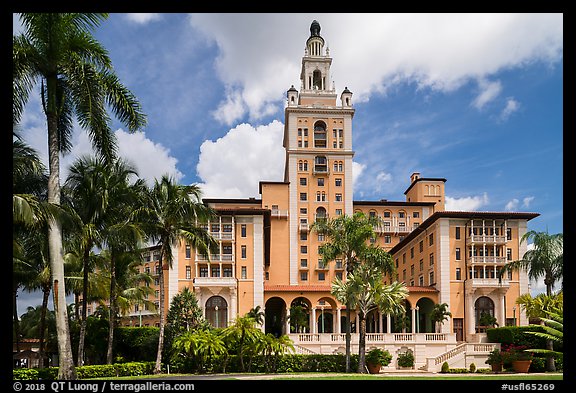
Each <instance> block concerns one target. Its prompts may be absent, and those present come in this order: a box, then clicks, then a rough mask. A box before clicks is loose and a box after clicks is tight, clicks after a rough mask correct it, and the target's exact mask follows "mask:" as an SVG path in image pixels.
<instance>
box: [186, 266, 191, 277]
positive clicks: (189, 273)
mask: <svg viewBox="0 0 576 393" xmlns="http://www.w3.org/2000/svg"><path fill="white" fill-rule="evenodd" d="M191 278H192V268H191V267H190V266H186V280H190V279H191Z"/></svg>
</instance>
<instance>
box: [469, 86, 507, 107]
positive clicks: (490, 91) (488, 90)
mask: <svg viewBox="0 0 576 393" xmlns="http://www.w3.org/2000/svg"><path fill="white" fill-rule="evenodd" d="M478 86H479V87H480V90H481V91H480V94H478V96H477V97H476V98H475V99H474V101H473V102H472V105H474V107H475V108H476V109H478V110H480V109H482V108H484V106H485V105H486V104H487V103H489V102H490V101H492V100H494V99H495V98H496V97H498V95H499V94H500V92H501V91H502V84H501V83H500V81H496V82H489V81H487V80H485V79H481V80H479V81H478Z"/></svg>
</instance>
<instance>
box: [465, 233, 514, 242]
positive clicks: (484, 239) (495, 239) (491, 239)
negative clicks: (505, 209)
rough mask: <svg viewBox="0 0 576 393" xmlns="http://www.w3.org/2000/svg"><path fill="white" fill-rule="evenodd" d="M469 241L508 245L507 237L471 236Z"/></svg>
mask: <svg viewBox="0 0 576 393" xmlns="http://www.w3.org/2000/svg"><path fill="white" fill-rule="evenodd" d="M468 240H469V241H470V242H471V243H490V244H505V243H506V236H501V235H469V236H468Z"/></svg>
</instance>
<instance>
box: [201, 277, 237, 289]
mask: <svg viewBox="0 0 576 393" xmlns="http://www.w3.org/2000/svg"><path fill="white" fill-rule="evenodd" d="M194 286H198V287H235V286H236V279H235V278H234V277H195V278H194Z"/></svg>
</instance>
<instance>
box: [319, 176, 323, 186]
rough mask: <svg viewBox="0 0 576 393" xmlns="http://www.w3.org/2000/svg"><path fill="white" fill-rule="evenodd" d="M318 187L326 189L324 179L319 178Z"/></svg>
mask: <svg viewBox="0 0 576 393" xmlns="http://www.w3.org/2000/svg"><path fill="white" fill-rule="evenodd" d="M318 187H324V178H323V177H319V178H318Z"/></svg>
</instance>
